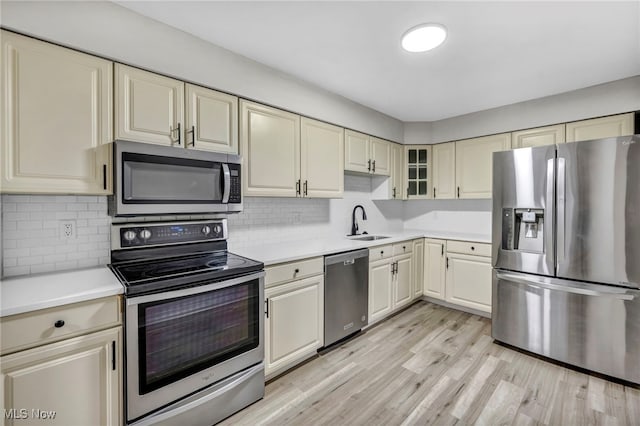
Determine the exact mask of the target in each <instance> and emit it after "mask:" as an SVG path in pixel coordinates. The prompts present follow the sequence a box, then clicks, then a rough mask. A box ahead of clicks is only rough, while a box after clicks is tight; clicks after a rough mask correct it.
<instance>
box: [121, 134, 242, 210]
mask: <svg viewBox="0 0 640 426" xmlns="http://www.w3.org/2000/svg"><path fill="white" fill-rule="evenodd" d="M114 146H115V149H114V164H115V167H114V169H115V177H114V180H115V186H114V188H115V191H114V192H115V200H114V201H115V204H114V205H113V206H111V207H112V210H115V211H112V213H113V214H115V215H116V216H123V215H125V216H126V215H156V214H164V215H167V214H179V213H210V212H227V211H228V210H229V208H228V206H229V203H230V202H232V203H233V204H234V208H236V207H237V206H235V205H236V204H240V205H241V200H240V199H239V193H238V191H237V190H239V179H240V177H239V175H240V158H239V156H234V155H228V154H221V153H214V152H204V151H195V150H187V149H182V148H175V147H164V146H157V145H152V144H144V143H137V142H128V141H116V142H115V145H114ZM114 207H115V209H114ZM240 209H241V207H240ZM234 211H235V210H234Z"/></svg>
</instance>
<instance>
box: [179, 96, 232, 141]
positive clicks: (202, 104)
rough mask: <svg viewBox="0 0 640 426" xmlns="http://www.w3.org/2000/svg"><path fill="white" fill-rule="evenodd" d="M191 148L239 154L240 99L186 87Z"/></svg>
mask: <svg viewBox="0 0 640 426" xmlns="http://www.w3.org/2000/svg"><path fill="white" fill-rule="evenodd" d="M185 87H186V108H185V111H186V121H185V122H186V123H187V124H186V126H187V127H186V128H185V137H186V140H185V144H186V147H187V148H195V149H198V150H204V151H216V152H228V153H232V154H237V153H238V98H237V97H236V96H231V95H227V94H226V93H221V92H217V91H215V90H211V89H207V88H205V87H200V86H196V85H193V84H186V85H185Z"/></svg>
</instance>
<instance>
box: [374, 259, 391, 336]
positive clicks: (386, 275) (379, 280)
mask: <svg viewBox="0 0 640 426" xmlns="http://www.w3.org/2000/svg"><path fill="white" fill-rule="evenodd" d="M392 264H393V261H392V259H391V258H387V259H382V260H378V261H374V262H369V324H373V323H375V322H378V321H380V320H381V319H383V318H385V317H386V316H387V315H389V314H390V313H391V311H392V310H393V287H392V280H393V274H392V268H393V267H392Z"/></svg>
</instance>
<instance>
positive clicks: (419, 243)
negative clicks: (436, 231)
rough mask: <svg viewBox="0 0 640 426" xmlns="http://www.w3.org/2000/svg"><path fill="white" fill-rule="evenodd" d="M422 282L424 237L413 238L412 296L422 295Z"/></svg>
mask: <svg viewBox="0 0 640 426" xmlns="http://www.w3.org/2000/svg"><path fill="white" fill-rule="evenodd" d="M423 282H424V238H420V239H418V240H413V297H414V298H416V297H420V296H421V295H422V288H423Z"/></svg>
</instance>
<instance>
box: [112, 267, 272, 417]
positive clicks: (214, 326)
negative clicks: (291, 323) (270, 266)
mask: <svg viewBox="0 0 640 426" xmlns="http://www.w3.org/2000/svg"><path fill="white" fill-rule="evenodd" d="M263 304H264V272H258V273H254V274H251V275H246V276H243V277H238V278H233V279H230V280H226V281H222V282H217V283H211V284H205V285H200V286H197V287H191V288H187V289H183V290H176V291H171V292H165V293H158V294H152V295H146V296H140V297H133V298H127V306H126V314H125V333H126V349H125V350H126V355H127V357H126V372H125V375H126V382H127V385H126V394H127V398H126V399H127V419H128V421H129V422H131V421H133V420H136V419H138V418H140V417H142V416H144V415H146V414H148V413H150V412H152V411H155V410H157V409H160V408H162V407H164V406H166V405H168V404H170V403H172V402H175V401H177V400H179V399H181V398H184V397H186V396H188V395H190V394H192V393H194V392H196V391H198V390H199V389H202V388H205V387H208V386H210V385H211V384H213V383H216V382H218V381H220V380H223V379H224V378H226V377H229V376H231V375H233V374H234V373H237V372H239V371H242V370H244V369H246V368H249V367H251V366H253V365H255V364H258V363H260V362H262V360H263V359H264V343H263V339H264V337H263V336H264V313H263Z"/></svg>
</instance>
